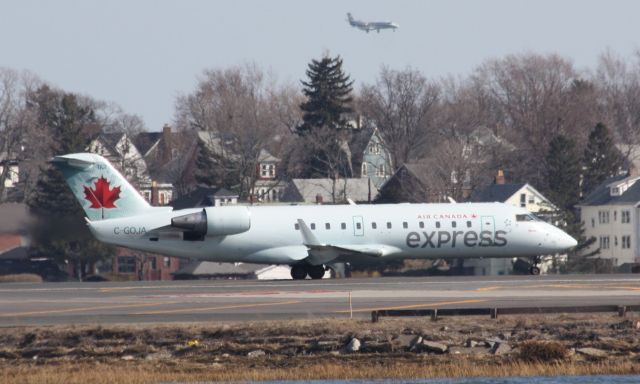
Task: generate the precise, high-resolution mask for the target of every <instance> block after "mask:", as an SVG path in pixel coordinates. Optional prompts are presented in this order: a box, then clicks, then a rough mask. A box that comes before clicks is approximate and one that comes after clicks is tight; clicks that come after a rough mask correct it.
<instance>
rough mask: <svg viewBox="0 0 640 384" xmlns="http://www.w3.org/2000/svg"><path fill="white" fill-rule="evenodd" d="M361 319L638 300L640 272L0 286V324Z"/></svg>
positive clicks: (623, 303) (638, 303)
mask: <svg viewBox="0 0 640 384" xmlns="http://www.w3.org/2000/svg"><path fill="white" fill-rule="evenodd" d="M349 296H351V305H352V308H353V315H354V317H355V316H358V317H369V316H370V314H371V311H372V310H375V309H419V308H464V307H490V306H495V307H532V306H540V307H542V306H574V305H595V304H615V305H640V275H569V276H566V275H553V276H487V277H478V276H455V277H420V278H406V277H403V278H361V279H336V280H321V281H318V280H305V281H246V280H238V281H231V280H214V281H155V282H125V283H44V284H26V283H15V284H2V285H0V326H19V325H52V324H99V323H140V322H153V323H166V322H192V321H197V322H209V321H213V322H215V321H231V320H233V321H250V320H266V319H311V318H327V317H349V315H350V310H349Z"/></svg>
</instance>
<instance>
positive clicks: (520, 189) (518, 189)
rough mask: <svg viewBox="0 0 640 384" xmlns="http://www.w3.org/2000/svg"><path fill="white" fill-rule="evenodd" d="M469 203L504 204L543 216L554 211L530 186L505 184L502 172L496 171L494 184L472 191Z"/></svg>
mask: <svg viewBox="0 0 640 384" xmlns="http://www.w3.org/2000/svg"><path fill="white" fill-rule="evenodd" d="M471 201H472V202H487V203H490V202H500V203H505V204H509V205H511V206H514V207H520V208H525V209H526V210H528V211H529V212H533V213H537V214H540V215H543V216H544V214H545V213H546V212H551V211H555V210H556V207H555V205H553V203H552V202H551V201H549V199H547V198H546V197H545V196H544V195H542V193H540V192H539V191H538V190H537V189H535V188H534V187H533V186H531V185H530V184H528V183H515V184H507V183H506V182H505V176H504V172H503V171H502V170H499V171H498V174H497V176H496V178H495V183H494V184H492V185H489V186H486V187H484V188H480V189H478V190H476V191H474V192H473V193H472V195H471Z"/></svg>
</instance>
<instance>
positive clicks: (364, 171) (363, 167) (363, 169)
mask: <svg viewBox="0 0 640 384" xmlns="http://www.w3.org/2000/svg"><path fill="white" fill-rule="evenodd" d="M362 177H367V163H362Z"/></svg>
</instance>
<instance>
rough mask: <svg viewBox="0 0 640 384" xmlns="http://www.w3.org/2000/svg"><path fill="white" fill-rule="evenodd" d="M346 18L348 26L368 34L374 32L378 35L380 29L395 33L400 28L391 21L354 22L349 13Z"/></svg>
mask: <svg viewBox="0 0 640 384" xmlns="http://www.w3.org/2000/svg"><path fill="white" fill-rule="evenodd" d="M347 18H348V19H349V24H350V25H351V26H352V27H356V28H358V29H362V30H363V31H365V32H367V33H369V31H376V32H378V33H380V30H381V29H393V31H394V32H395V30H396V28H399V27H400V26H399V25H398V24H396V23H394V22H392V21H370V22H367V21H361V20H356V19H354V18H353V16H351V13H347Z"/></svg>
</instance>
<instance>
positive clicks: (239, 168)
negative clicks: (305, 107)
mask: <svg viewBox="0 0 640 384" xmlns="http://www.w3.org/2000/svg"><path fill="white" fill-rule="evenodd" d="M274 98H277V99H278V100H280V101H283V102H287V101H288V102H294V101H295V100H296V98H295V96H294V95H293V94H292V92H291V91H290V90H286V89H284V88H283V89H280V88H279V87H278V85H277V82H276V81H275V80H273V79H269V78H267V76H266V75H265V74H264V72H263V71H261V70H260V69H259V68H258V67H257V65H255V64H247V65H245V66H241V67H233V68H229V69H224V70H221V69H215V70H206V71H205V72H204V74H203V76H202V77H201V78H200V79H199V81H198V85H197V87H196V90H195V91H194V92H193V93H191V94H189V95H185V96H181V97H179V98H178V100H177V102H176V122H177V126H178V129H179V130H195V131H206V132H209V134H210V135H211V136H212V138H215V140H216V142H217V143H219V147H220V148H219V151H218V152H219V153H217V154H216V155H217V157H218V158H220V160H221V161H222V162H223V163H225V164H233V167H234V172H235V173H237V174H238V175H240V179H239V184H238V185H237V186H236V188H235V189H237V190H238V192H239V194H240V195H241V196H242V197H248V196H250V195H252V194H253V193H254V191H253V189H254V185H255V181H256V177H257V172H256V170H257V166H258V160H259V155H260V150H261V149H264V148H268V147H270V146H271V144H272V142H273V140H274V138H281V139H282V138H283V137H285V136H287V135H290V128H291V127H290V124H291V121H293V120H295V119H296V116H297V115H294V114H291V115H290V111H291V110H292V109H291V108H290V107H289V106H278V107H276V105H275V103H274V101H273V99H274ZM274 147H276V148H277V145H275V146H274Z"/></svg>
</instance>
